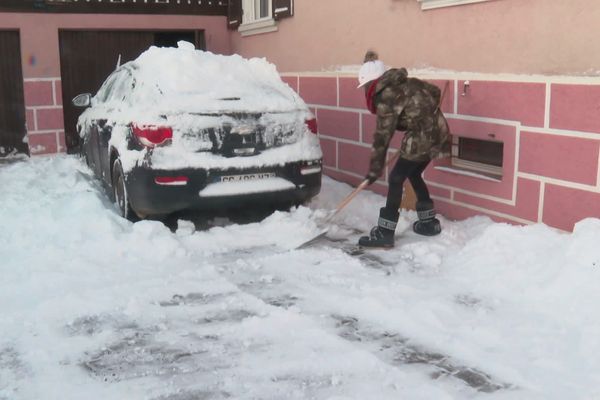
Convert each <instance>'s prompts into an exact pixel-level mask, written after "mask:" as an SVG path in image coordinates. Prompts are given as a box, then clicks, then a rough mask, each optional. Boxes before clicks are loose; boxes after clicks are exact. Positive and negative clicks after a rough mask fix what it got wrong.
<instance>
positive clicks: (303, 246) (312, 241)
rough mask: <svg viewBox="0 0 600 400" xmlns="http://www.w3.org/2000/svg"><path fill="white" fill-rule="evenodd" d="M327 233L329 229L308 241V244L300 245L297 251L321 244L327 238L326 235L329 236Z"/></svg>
mask: <svg viewBox="0 0 600 400" xmlns="http://www.w3.org/2000/svg"><path fill="white" fill-rule="evenodd" d="M327 232H329V228H327V229H325V230H324V231H322V232H321V233H319V234H318V235H316V236H314V237H312V238H311V239H309V240H307V241H306V242H303V243H301V244H299V245H298V246H296V250H300V249H305V248H307V247H310V246H312V245H313V244H315V243H317V242H319V241H320V240H321V239H323V238H324V237H325V235H327Z"/></svg>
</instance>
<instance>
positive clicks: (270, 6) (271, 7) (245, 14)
mask: <svg viewBox="0 0 600 400" xmlns="http://www.w3.org/2000/svg"><path fill="white" fill-rule="evenodd" d="M292 15H294V2H293V0H230V1H229V10H228V18H227V19H228V26H229V28H230V29H237V30H238V31H239V32H240V33H241V34H242V36H248V35H255V34H258V33H267V32H273V31H276V30H277V20H279V19H281V18H285V17H291V16H292Z"/></svg>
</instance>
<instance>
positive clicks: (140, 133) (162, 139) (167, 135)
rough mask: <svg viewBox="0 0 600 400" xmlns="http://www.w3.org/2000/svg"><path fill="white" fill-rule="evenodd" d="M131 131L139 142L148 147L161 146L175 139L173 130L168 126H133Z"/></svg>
mask: <svg viewBox="0 0 600 400" xmlns="http://www.w3.org/2000/svg"><path fill="white" fill-rule="evenodd" d="M131 129H132V131H133V134H134V136H135V137H136V138H137V140H138V141H139V142H140V143H141V144H142V145H144V146H146V147H155V146H160V145H162V144H165V143H167V142H169V141H170V140H171V139H173V130H172V129H171V128H170V127H168V126H154V125H136V124H133V125H132V126H131Z"/></svg>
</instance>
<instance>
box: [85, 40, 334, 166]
mask: <svg viewBox="0 0 600 400" xmlns="http://www.w3.org/2000/svg"><path fill="white" fill-rule="evenodd" d="M92 105H93V106H92V107H91V108H87V109H86V110H85V111H84V112H83V113H82V114H81V116H80V117H79V119H78V130H79V132H80V134H81V135H82V136H83V135H85V132H86V131H88V130H87V129H85V127H86V126H91V125H92V124H93V123H94V121H96V120H108V122H107V124H108V125H109V126H111V127H112V132H111V138H110V141H109V146H111V147H113V148H115V149H117V151H118V152H119V155H120V158H121V163H122V166H123V170H124V171H125V172H128V171H130V170H131V169H132V168H133V167H135V166H136V165H140V164H141V163H142V162H143V160H144V159H145V158H146V157H147V155H148V149H146V148H144V149H142V150H130V149H129V148H130V147H131V146H129V145H128V140H130V138H129V137H130V135H131V133H130V130H131V129H130V127H131V125H132V124H135V125H138V126H144V125H150V126H166V127H169V128H171V129H172V132H173V138H172V142H171V143H170V144H169V145H168V146H164V147H157V148H155V149H154V150H153V154H152V164H153V166H154V167H155V168H157V169H166V170H173V169H180V168H217V169H228V168H236V167H240V168H242V167H264V166H276V165H283V164H285V163H287V162H295V161H300V160H317V159H319V158H321V157H322V153H321V150H320V147H319V143H318V140H317V138H316V137H314V135H312V134H311V133H310V132H309V130H308V128H307V127H306V123H305V122H306V120H307V119H309V118H311V116H312V114H311V113H310V110H309V109H308V107H307V106H306V104H305V103H304V101H303V100H302V99H301V98H300V97H299V96H298V94H297V93H296V92H295V91H294V90H292V88H290V87H289V86H288V85H287V84H286V83H284V82H283V81H282V80H281V78H280V76H279V74H278V73H277V70H276V68H275V66H274V65H273V64H271V63H269V62H267V61H266V60H265V59H259V58H251V59H245V58H243V57H241V56H239V55H231V56H223V55H216V54H213V53H210V52H206V51H201V50H195V49H194V46H193V45H191V44H190V43H186V42H179V47H178V48H167V47H165V48H159V47H154V46H152V47H150V48H149V49H148V50H146V51H145V52H144V53H142V54H141V55H140V56H139V57H138V58H137V59H135V60H133V61H130V62H128V63H126V64H124V65H122V66H121V67H120V68H119V69H117V71H115V72H114V73H113V75H112V76H111V77H110V78H109V79H107V80H106V82H105V83H104V85H103V86H102V88H101V89H100V90H99V91H98V94H97V95H96V96H94V98H93V99H92ZM226 125H227V126H229V127H232V131H233V128H235V127H242V128H244V129H253V130H255V131H261V132H262V133H261V140H262V141H263V142H264V145H265V146H266V148H267V151H265V152H263V154H260V155H259V156H257V157H251V158H247V159H245V160H244V159H242V158H237V159H224V158H223V157H221V156H215V155H213V154H210V150H211V149H212V148H213V145H214V143H213V140H219V139H217V138H219V135H218V134H217V135H215V132H220V131H222V129H223V127H224V126H226ZM211 128H212V129H213V130H214V131H213V133H212V134H213V137H212V138H211V133H210V129H211ZM282 145H283V146H282ZM219 146H220V144H219ZM277 146H279V147H277ZM281 147H285V148H281ZM107 151H109V152H110V149H107Z"/></svg>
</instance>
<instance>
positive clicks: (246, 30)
mask: <svg viewBox="0 0 600 400" xmlns="http://www.w3.org/2000/svg"><path fill="white" fill-rule="evenodd" d="M258 1H260V0H242V9H243V10H244V13H243V15H242V24H241V25H240V26H239V28H238V31H239V32H240V33H241V34H242V36H250V35H257V34H259V33H267V32H274V31H276V30H277V23H276V22H275V20H274V19H273V0H268V1H267V3H268V4H267V7H268V12H269V14H268V16H267V17H264V18H256V15H255V13H254V12H255V10H256V3H257V2H258Z"/></svg>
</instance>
